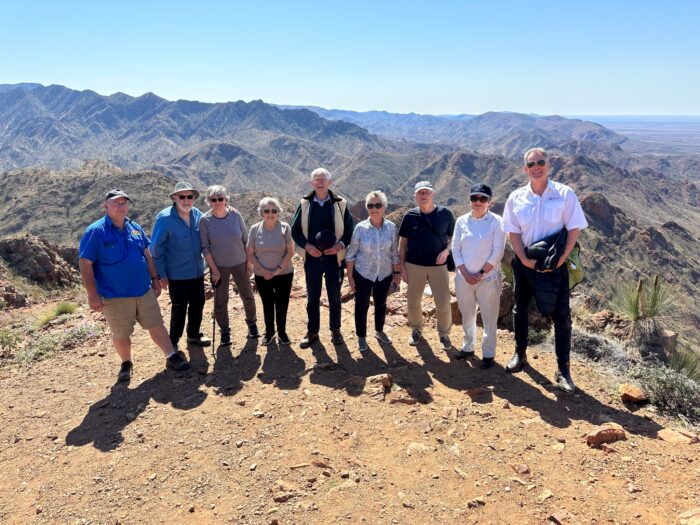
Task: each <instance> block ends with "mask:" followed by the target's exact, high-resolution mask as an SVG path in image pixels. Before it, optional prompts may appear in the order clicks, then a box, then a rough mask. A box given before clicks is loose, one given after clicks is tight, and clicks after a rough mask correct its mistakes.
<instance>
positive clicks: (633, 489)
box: [627, 483, 642, 494]
mask: <svg viewBox="0 0 700 525" xmlns="http://www.w3.org/2000/svg"><path fill="white" fill-rule="evenodd" d="M641 491H642V489H640V488H639V487H637V486H636V485H634V484H632V483H629V484H628V485H627V492H629V493H630V494H634V493H635V492H641Z"/></svg>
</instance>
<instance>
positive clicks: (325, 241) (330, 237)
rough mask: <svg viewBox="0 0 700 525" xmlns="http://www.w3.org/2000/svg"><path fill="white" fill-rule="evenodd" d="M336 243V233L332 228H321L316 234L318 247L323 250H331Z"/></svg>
mask: <svg viewBox="0 0 700 525" xmlns="http://www.w3.org/2000/svg"><path fill="white" fill-rule="evenodd" d="M335 243H336V240H335V233H333V232H332V231H330V230H321V231H320V232H318V233H317V234H316V247H317V248H318V249H319V250H321V251H325V250H330V249H331V248H332V247H333V245H334V244H335Z"/></svg>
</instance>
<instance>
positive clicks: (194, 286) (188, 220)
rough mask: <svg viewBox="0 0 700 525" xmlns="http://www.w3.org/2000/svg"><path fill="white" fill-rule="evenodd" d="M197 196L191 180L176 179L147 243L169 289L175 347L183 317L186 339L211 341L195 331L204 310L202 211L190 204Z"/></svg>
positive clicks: (163, 284) (201, 342)
mask: <svg viewBox="0 0 700 525" xmlns="http://www.w3.org/2000/svg"><path fill="white" fill-rule="evenodd" d="M198 197H199V192H198V191H197V190H195V189H194V188H192V185H191V184H189V183H187V182H178V183H177V184H176V185H175V189H174V190H173V192H172V193H171V194H170V199H171V200H172V201H173V204H172V206H168V207H167V208H165V209H164V210H162V211H160V213H158V215H156V222H155V224H154V225H153V235H152V236H151V245H150V246H149V250H150V252H151V255H152V256H153V261H154V262H155V263H156V268H157V270H158V275H160V284H161V287H162V288H163V289H164V290H168V291H169V292H170V301H171V303H172V306H171V311H170V341H172V343H173V346H174V347H176V348H177V344H178V342H179V341H180V337H182V332H183V331H184V329H185V319H186V318H188V322H187V343H189V344H192V345H196V346H209V345H210V344H211V340H210V339H209V338H207V337H204V335H203V334H202V332H200V331H199V329H200V327H201V325H202V311H203V310H204V258H203V257H202V242H201V240H200V238H199V220H200V218H201V217H202V212H201V211H199V210H198V209H197V208H196V207H195V206H194V202H195V200H197V198H198ZM188 310H189V312H188Z"/></svg>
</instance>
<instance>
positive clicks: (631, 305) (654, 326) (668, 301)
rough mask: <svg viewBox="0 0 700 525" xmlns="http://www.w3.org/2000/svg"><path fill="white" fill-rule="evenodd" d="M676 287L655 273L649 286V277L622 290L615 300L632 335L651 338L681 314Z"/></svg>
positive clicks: (617, 308)
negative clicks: (676, 300)
mask: <svg viewBox="0 0 700 525" xmlns="http://www.w3.org/2000/svg"><path fill="white" fill-rule="evenodd" d="M675 295H676V293H675V290H674V289H673V288H672V287H670V286H669V285H667V284H664V282H663V281H662V280H661V279H660V278H659V276H658V275H657V276H655V277H654V280H653V281H652V285H651V286H648V285H647V281H646V279H645V278H642V279H639V282H638V283H637V284H636V285H634V284H628V285H626V286H623V287H622V288H621V289H620V293H619V295H618V296H617V297H616V298H615V299H614V300H613V302H612V307H613V309H614V310H615V311H616V312H617V313H618V314H619V315H620V316H622V317H623V318H624V319H626V320H627V322H628V323H629V327H630V331H631V335H633V336H636V337H638V338H640V339H645V338H649V337H650V336H652V335H653V334H655V333H658V332H659V330H660V329H661V328H663V327H664V326H666V325H667V324H668V322H669V321H670V320H671V319H673V318H674V317H675V315H676V314H677V307H676V303H675V301H674V298H675Z"/></svg>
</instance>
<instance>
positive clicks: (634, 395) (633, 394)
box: [617, 383, 649, 403]
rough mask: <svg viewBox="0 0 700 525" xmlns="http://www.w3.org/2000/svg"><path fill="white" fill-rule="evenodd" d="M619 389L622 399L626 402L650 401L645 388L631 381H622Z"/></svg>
mask: <svg viewBox="0 0 700 525" xmlns="http://www.w3.org/2000/svg"><path fill="white" fill-rule="evenodd" d="M617 391H618V393H619V394H620V399H621V400H622V401H624V402H625V403H644V402H646V401H649V396H647V395H646V393H645V392H644V390H642V389H641V388H639V387H636V386H634V385H630V384H629V383H622V384H621V385H620V386H619V387H618V389H617Z"/></svg>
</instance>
